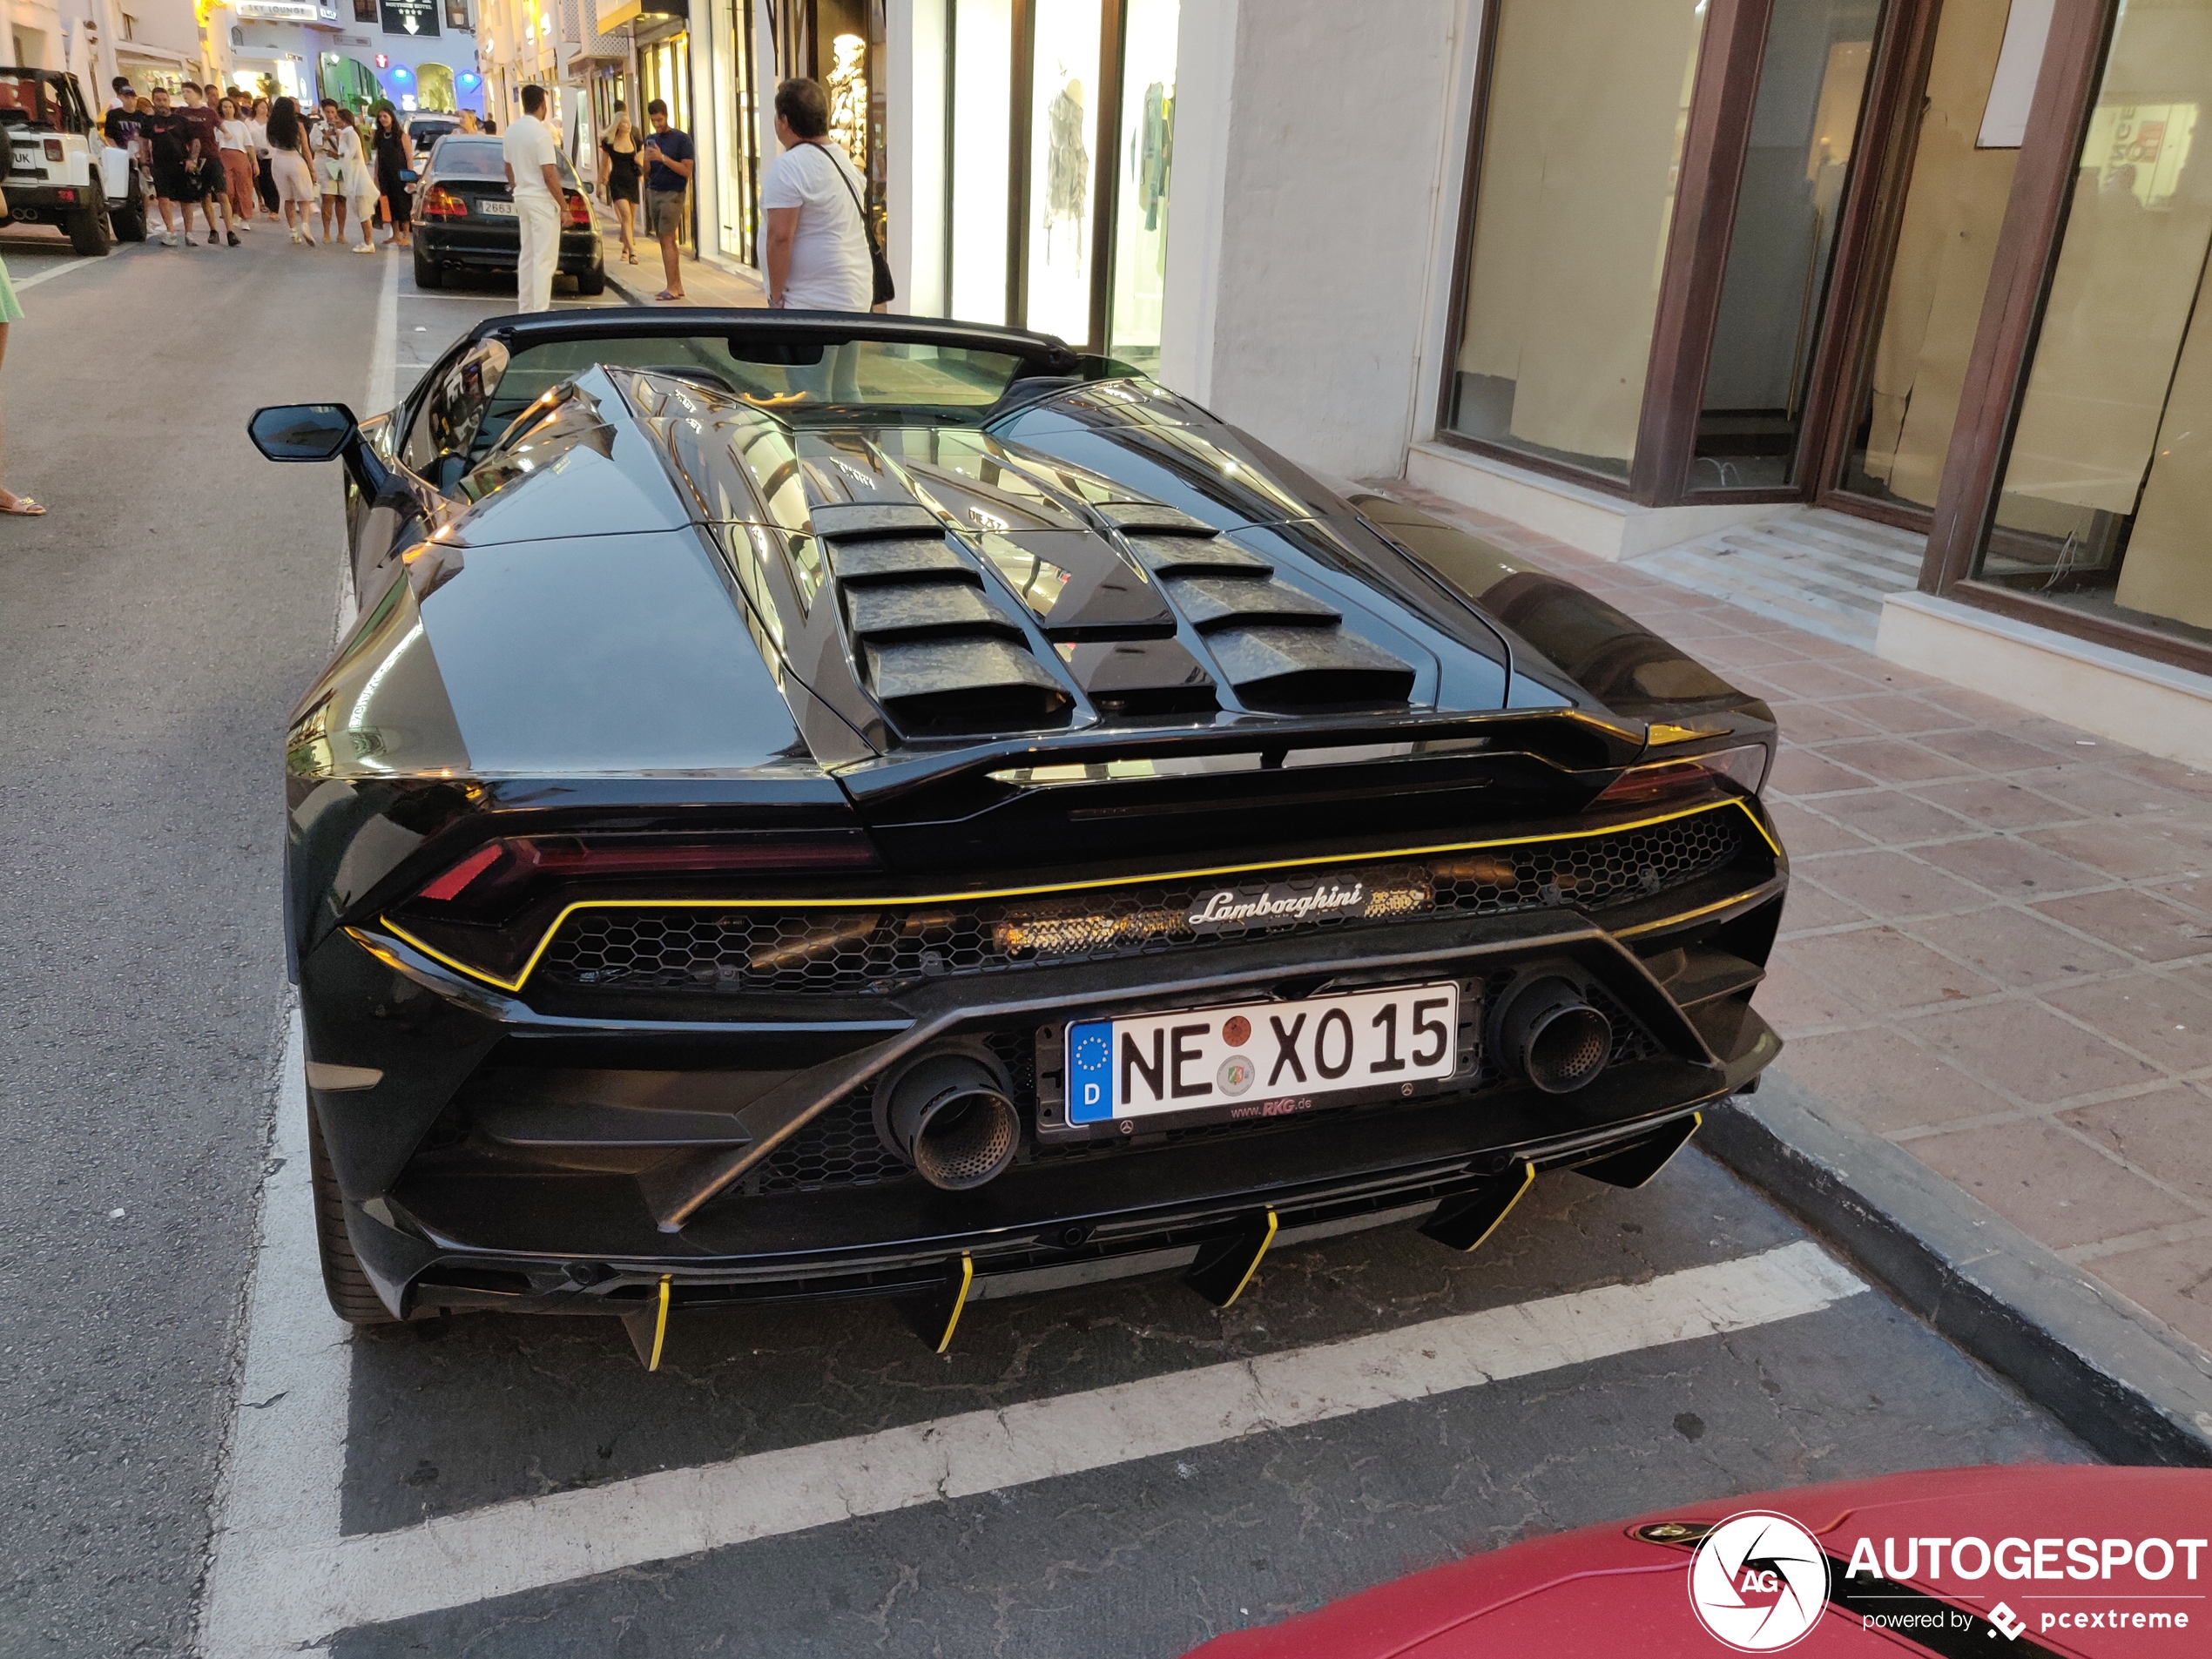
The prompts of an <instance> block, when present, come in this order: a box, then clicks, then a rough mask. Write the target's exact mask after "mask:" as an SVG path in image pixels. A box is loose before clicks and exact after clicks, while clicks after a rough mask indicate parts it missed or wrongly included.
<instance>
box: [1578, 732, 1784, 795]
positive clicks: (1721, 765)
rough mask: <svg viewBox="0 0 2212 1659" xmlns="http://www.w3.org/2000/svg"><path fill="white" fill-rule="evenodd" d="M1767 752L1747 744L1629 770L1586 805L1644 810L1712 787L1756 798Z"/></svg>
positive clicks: (1762, 783)
mask: <svg viewBox="0 0 2212 1659" xmlns="http://www.w3.org/2000/svg"><path fill="white" fill-rule="evenodd" d="M1767 759H1768V755H1767V748H1766V745H1764V744H1762V743H1747V744H1745V745H1743V746H1742V747H1741V748H1736V749H1722V750H1718V751H1716V752H1714V753H1712V754H1703V755H1685V756H1684V757H1683V759H1680V760H1656V761H1652V762H1650V763H1649V764H1647V765H1641V766H1630V767H1629V769H1628V770H1627V771H1626V772H1622V774H1621V775H1620V776H1619V777H1618V778H1615V779H1614V780H1613V781H1612V783H1610V784H1609V785H1608V786H1606V789H1605V792H1603V793H1602V794H1601V795H1600V796H1599V797H1598V798H1597V799H1595V800H1594V801H1592V802H1591V803H1590V805H1591V806H1652V805H1655V804H1656V803H1658V802H1661V801H1669V800H1679V799H1684V798H1685V797H1688V796H1692V795H1710V794H1711V793H1712V792H1713V787H1714V786H1715V785H1716V784H1724V785H1728V786H1733V787H1735V788H1737V789H1740V790H1742V791H1743V792H1744V793H1745V794H1748V795H1756V794H1757V793H1758V792H1759V791H1760V790H1762V789H1764V787H1765V786H1766V769H1767Z"/></svg>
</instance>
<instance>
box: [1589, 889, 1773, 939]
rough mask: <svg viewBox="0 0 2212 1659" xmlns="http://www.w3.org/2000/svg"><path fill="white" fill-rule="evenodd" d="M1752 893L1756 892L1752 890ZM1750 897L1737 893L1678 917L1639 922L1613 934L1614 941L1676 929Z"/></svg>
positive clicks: (1702, 905)
mask: <svg viewBox="0 0 2212 1659" xmlns="http://www.w3.org/2000/svg"><path fill="white" fill-rule="evenodd" d="M1753 891H1757V889H1754V890H1753ZM1750 896H1751V895H1750V894H1749V893H1738V894H1733V895H1731V896H1730V897H1729V898H1726V899H1720V900H1715V901H1714V902H1713V903H1711V904H1701V905H1699V906H1698V907H1697V908H1696V909H1695V910H1685V911H1683V913H1682V914H1680V915H1678V916H1662V917H1661V918H1660V919H1659V920H1658V921H1640V922H1638V923H1636V925H1635V927H1622V928H1621V929H1619V930H1618V931H1617V932H1615V934H1614V935H1613V936H1614V937H1615V939H1635V938H1638V937H1641V936H1642V934H1656V933H1657V932H1658V931H1659V930H1660V929H1661V928H1662V927H1680V926H1681V925H1682V924H1683V922H1685V921H1696V920H1697V918H1698V917H1700V916H1710V915H1711V914H1713V912H1715V911H1716V910H1725V909H1727V908H1728V907H1729V906H1730V905H1736V904H1742V903H1743V901H1744V900H1746V899H1748V898H1750Z"/></svg>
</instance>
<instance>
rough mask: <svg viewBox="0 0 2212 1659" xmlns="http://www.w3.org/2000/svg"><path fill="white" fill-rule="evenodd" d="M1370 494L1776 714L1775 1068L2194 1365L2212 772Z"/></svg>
mask: <svg viewBox="0 0 2212 1659" xmlns="http://www.w3.org/2000/svg"><path fill="white" fill-rule="evenodd" d="M1387 488H1388V489H1390V491H1391V493H1393V494H1396V495H1403V496H1406V498H1407V499H1408V500H1413V501H1417V502H1420V505H1422V506H1423V507H1425V508H1426V509H1428V510H1430V511H1433V512H1436V513H1438V514H1439V515H1440V516H1447V517H1450V518H1453V519H1454V520H1455V521H1457V522H1458V523H1462V524H1464V525H1466V526H1467V528H1468V529H1473V530H1474V531H1475V532H1476V533H1478V534H1480V535H1481V536H1486V537H1487V538H1489V539H1491V540H1494V541H1495V542H1497V543H1500V544H1501V545H1502V546H1505V547H1507V548H1509V549H1511V550H1514V552H1516V553H1519V554H1521V555H1522V556H1525V557H1527V558H1529V559H1530V560H1532V561H1533V562H1534V563H1539V564H1541V565H1543V566H1545V567H1547V568H1548V569H1551V570H1554V571H1556V572H1557V573H1558V574H1560V575H1561V576H1565V577H1569V578H1571V579H1572V580H1574V581H1575V582H1576V583H1580V584H1581V585H1582V586H1584V587H1586V588H1588V589H1589V590H1592V591H1594V592H1596V593H1599V594H1602V595H1603V596H1604V597H1606V598H1607V599H1608V600H1609V601H1610V602H1611V603H1613V604H1616V605H1618V606H1619V607H1620V608H1621V609H1622V610H1625V611H1627V612H1628V613H1629V615H1631V616H1633V617H1636V618H1637V619H1638V620H1640V621H1642V622H1643V623H1644V624H1647V625H1649V626H1650V627H1652V628H1654V629H1656V630H1657V631H1660V632H1661V633H1663V634H1665V635H1666V636H1667V637H1669V638H1671V639H1673V640H1675V641H1676V642H1677V643H1679V644H1682V645H1683V646H1684V647H1685V648H1686V649H1688V650H1689V651H1692V652H1693V653H1694V654H1696V655H1697V656H1698V657H1701V658H1703V660H1704V661H1705V662H1706V663H1708V664H1710V666H1711V667H1712V668H1714V669H1715V670H1716V671H1718V672H1720V673H1721V674H1723V675H1724V676H1726V677H1727V678H1730V680H1731V681H1732V682H1733V683H1734V684H1736V685H1739V686H1741V687H1743V689H1744V690H1745V691H1750V692H1753V693H1755V694H1756V695H1758V696H1761V697H1764V698H1766V699H1767V700H1768V701H1769V702H1770V704H1772V705H1773V707H1774V711H1775V713H1776V715H1777V718H1779V719H1780V722H1781V725H1782V733H1783V752H1782V755H1781V757H1780V759H1778V760H1777V763H1776V767H1775V772H1774V777H1773V779H1772V781H1771V782H1770V785H1769V786H1768V790H1767V799H1768V801H1769V803H1770V806H1772V807H1773V810H1774V813H1775V816H1776V818H1777V821H1778V822H1779V824H1780V826H1781V828H1782V832H1783V834H1784V839H1785V844H1786V845H1787V846H1788V847H1789V850H1790V854H1791V861H1792V865H1793V879H1792V885H1791V896H1790V901H1789V905H1788V907H1787V910H1786V911H1785V914H1784V921H1783V929H1784V931H1783V934H1782V943H1781V945H1780V948H1779V949H1778V950H1777V954H1776V959H1775V961H1774V963H1773V966H1772V968H1771V971H1770V974H1769V976H1768V979H1767V982H1766V984H1765V985H1764V987H1763V988H1762V989H1761V990H1760V992H1759V995H1758V1007H1759V1008H1760V1011H1761V1012H1762V1013H1764V1015H1766V1017H1767V1019H1768V1020H1770V1022H1773V1024H1774V1025H1775V1027H1776V1028H1777V1029H1778V1030H1780V1032H1781V1033H1782V1035H1784V1038H1786V1039H1787V1040H1788V1045H1789V1046H1788V1048H1787V1049H1785V1051H1784V1055H1783V1058H1782V1062H1781V1063H1782V1069H1783V1070H1784V1071H1786V1072H1788V1073H1789V1074H1790V1075H1791V1076H1792V1077H1794V1078H1795V1079H1796V1080H1797V1082H1800V1083H1803V1084H1804V1085H1805V1086H1806V1087H1808V1088H1810V1089H1812V1090H1813V1091H1814V1092H1815V1093H1817V1094H1819V1095H1821V1096H1824V1097H1825V1098H1826V1099H1827V1100H1828V1101H1830V1102H1831V1103H1833V1104H1835V1105H1836V1106H1838V1107H1840V1108H1843V1109H1845V1110H1847V1111H1849V1112H1850V1113H1851V1114H1852V1115H1853V1116H1855V1117H1857V1118H1858V1120H1859V1121H1860V1122H1861V1123H1863V1124H1865V1127H1866V1128H1868V1129H1869V1130H1873V1131H1874V1132H1876V1133H1878V1134H1880V1135H1883V1136H1887V1137H1888V1138H1889V1139H1890V1140H1892V1141H1893V1142H1895V1143H1898V1144H1899V1145H1901V1146H1904V1147H1906V1148H1908V1149H1909V1150H1912V1152H1913V1153H1914V1154H1915V1155H1917V1156H1918V1157H1920V1158H1921V1159H1922V1160H1923V1161H1924V1162H1925V1163H1927V1164H1928V1165H1929V1166H1930V1167H1931V1168H1932V1169H1934V1170H1937V1171H1939V1173H1941V1174H1942V1175H1944V1176H1946V1177H1948V1178H1949V1179H1951V1180H1952V1181H1955V1182H1957V1183H1958V1184H1959V1185H1960V1186H1962V1187H1964V1188H1965V1189H1966V1190H1968V1191H1970V1192H1972V1193H1973V1195H1974V1196H1975V1197H1978V1198H1979V1199H1980V1200H1981V1201H1982V1202H1983V1203H1985V1204H1988V1205H1989V1206H1990V1208H1991V1209H1993V1210H1995V1211H1997V1212H1998V1213H1999V1214H2000V1215H2002V1216H2004V1217H2006V1219H2007V1220H2009V1221H2012V1222H2013V1223H2014V1224H2017V1225H2018V1226H2020V1228H2021V1229H2022V1230H2023V1231H2026V1232H2027V1233H2028V1234H2030V1235H2031V1236H2032V1237H2033V1238H2036V1239H2038V1240H2040V1241H2041V1242H2042V1243H2044V1244H2047V1245H2049V1246H2050V1247H2051V1248H2052V1249H2054V1250H2055V1251H2058V1252H2059V1253H2060V1254H2061V1255H2063V1256H2064V1257H2066V1258H2067V1259H2069V1260H2071V1261H2073V1262H2074V1263H2075V1264H2078V1265H2080V1266H2081V1267H2082V1268H2083V1269H2084V1270H2085V1271H2088V1272H2091V1273H2094V1274H2095V1275H2096V1276H2098V1277H2099V1278H2102V1279H2103V1280H2105V1281H2106V1282H2107V1284H2109V1285H2112V1286H2113V1287H2114V1288H2115V1289H2117V1290H2119V1291H2121V1292H2122V1293H2123V1294H2125V1295H2127V1296H2128V1297H2130V1298H2133V1299H2134V1301H2135V1302H2136V1303H2138V1304H2139V1305H2141V1306H2143V1307H2145V1308H2147V1309H2148V1310H2150V1311H2151V1312H2154V1313H2155V1314H2156V1315H2158V1316H2159V1317H2160V1318H2163V1319H2165V1320H2166V1321H2167V1322H2168V1323H2169V1324H2170V1325H2173V1326H2174V1327H2175V1329H2176V1330H2177V1331H2179V1332H2182V1334H2183V1335H2185V1336H2187V1337H2188V1338H2189V1339H2191V1340H2192V1341H2194V1342H2195V1343H2196V1344H2197V1345H2199V1346H2200V1347H2202V1348H2205V1349H2207V1350H2209V1351H2212V773H2205V772H2192V771H2190V770H2189V769H2188V768H2187V767H2184V766H2181V765H2175V764H2174V763H2172V762H2169V761H2164V760H2160V759H2154V758H2152V757H2149V756H2147V755H2143V754H2140V753H2137V752H2134V751H2133V750H2130V749H2125V748H2121V747H2119V746H2117V745H2113V744H2111V743H2108V742H2101V741H2098V740H2095V739H2093V738H2089V737H2088V736H2087V734H2085V733H2082V732H2075V731H2074V730H2072V729H2071V728H2069V727H2067V726H2063V725H2056V724H2054V723H2053V722H2051V721H2049V720H2044V719H2040V718H2033V717H2030V716H2023V715H2021V714H2020V713H2019V712H2018V711H2015V710H2013V709H2012V708H2010V707H2008V706H2006V705H2004V704H2001V703H1998V702H1995V701H1993V700H1992V699H1990V698H1986V697H1982V696H1979V695H1978V694H1976V693H1974V692H1972V691H1963V690H1960V689H1959V688H1958V687H1956V686H1952V685H1949V684H1947V683H1946V682H1943V681H1940V680H1933V679H1929V678H1925V677H1924V676H1921V675H1919V674H1915V673H1912V672H1909V671H1905V670H1902V669H1898V668H1894V667H1892V666H1891V665H1890V664H1886V663H1884V662H1882V661H1881V660H1880V659H1878V658H1875V657H1872V656H1871V655H1869V654H1868V653H1866V652H1865V651H1859V650H1857V649H1855V648H1853V647H1851V646H1849V645H1844V644H1836V643H1834V642H1832V641H1830V640H1827V639H1823V638H1821V637H1817V636H1816V635H1813V634H1811V633H1806V632H1803V631H1799V630H1797V629H1794V628H1791V627H1790V626H1788V625H1787V624H1783V623H1779V622H1771V621H1769V620H1767V619H1765V618H1764V617H1757V616H1754V615H1752V614H1751V613H1750V612H1749V611H1746V610H1738V609H1737V608H1735V607H1733V606H1731V605H1730V604H1726V603H1725V602H1723V601H1720V600H1716V599H1710V598H1707V597H1703V596H1702V595H1700V594H1696V593H1693V592H1690V591H1689V590H1685V589H1682V588H1677V587H1675V586H1672V585H1671V584H1669V583H1665V582H1662V581H1661V580H1659V579H1657V578H1656V577H1650V576H1647V575H1644V574H1642V573H1641V572H1638V571H1635V570H1629V569H1625V568H1623V567H1622V566H1620V565H1615V564H1608V563H1605V562H1603V561H1602V560H1598V559H1594V558H1591V557H1589V556H1587V555H1584V554H1581V553H1579V552H1577V551H1575V550H1573V549H1571V548H1567V547H1563V546H1561V544H1559V543H1555V542H1551V541H1548V540H1547V539H1545V538H1544V537H1542V536H1538V535H1536V534H1534V532H1532V531H1529V530H1526V529H1521V527H1519V526H1517V525H1514V524H1510V523H1506V522H1505V521H1502V520H1499V519H1493V518H1487V517H1485V516H1482V515H1480V514H1477V513H1473V512H1470V511H1468V510H1467V509H1462V508H1459V507H1456V506H1454V505H1453V504H1452V503H1450V502H1444V501H1441V500H1439V499H1437V498H1435V497H1433V496H1427V495H1426V494H1424V493H1423V492H1420V491H1418V490H1413V489H1409V488H1407V487H1406V486H1405V485H1402V484H1393V485H1390V486H1387Z"/></svg>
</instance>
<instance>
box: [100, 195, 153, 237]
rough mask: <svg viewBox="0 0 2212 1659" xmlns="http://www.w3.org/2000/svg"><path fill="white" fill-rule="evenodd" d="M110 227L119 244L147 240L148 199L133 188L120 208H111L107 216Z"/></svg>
mask: <svg viewBox="0 0 2212 1659" xmlns="http://www.w3.org/2000/svg"><path fill="white" fill-rule="evenodd" d="M107 221H108V227H109V228H110V229H111V230H112V231H113V232H114V233H115V239H116V240H117V241H118V242H143V241H145V239H146V199H145V197H144V196H142V195H140V194H139V193H138V191H137V190H136V189H135V188H133V189H132V192H131V194H130V196H129V197H128V198H127V199H125V202H124V204H123V206H120V207H111V208H109V209H108V215H107Z"/></svg>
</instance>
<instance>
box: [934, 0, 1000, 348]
mask: <svg viewBox="0 0 2212 1659" xmlns="http://www.w3.org/2000/svg"><path fill="white" fill-rule="evenodd" d="M950 22H951V29H950V31H949V32H950V45H949V51H950V54H951V60H952V63H951V70H952V72H951V75H950V78H949V79H950V84H951V87H952V121H951V128H950V132H951V142H952V150H953V156H954V165H952V166H951V167H950V169H949V174H950V178H951V180H952V188H951V190H950V191H949V192H948V194H949V196H950V202H949V204H948V213H947V217H948V219H949V221H950V222H949V224H948V232H949V234H948V236H947V238H946V246H947V247H948V250H949V253H950V265H951V280H950V289H951V294H952V310H951V314H952V315H954V316H955V317H959V318H961V319H963V320H967V321H969V322H987V323H996V324H1004V323H1005V322H1006V321H1007V320H1008V318H1007V279H1006V263H1007V219H1008V206H1007V199H1008V189H1009V187H1010V185H1011V181H1012V175H1013V166H1014V149H1013V111H1012V109H1011V108H1010V107H1009V106H1008V102H1007V88H1008V86H1009V85H1011V84H1012V83H1013V78H1014V5H1013V0H953V5H952V12H951V19H950Z"/></svg>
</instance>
